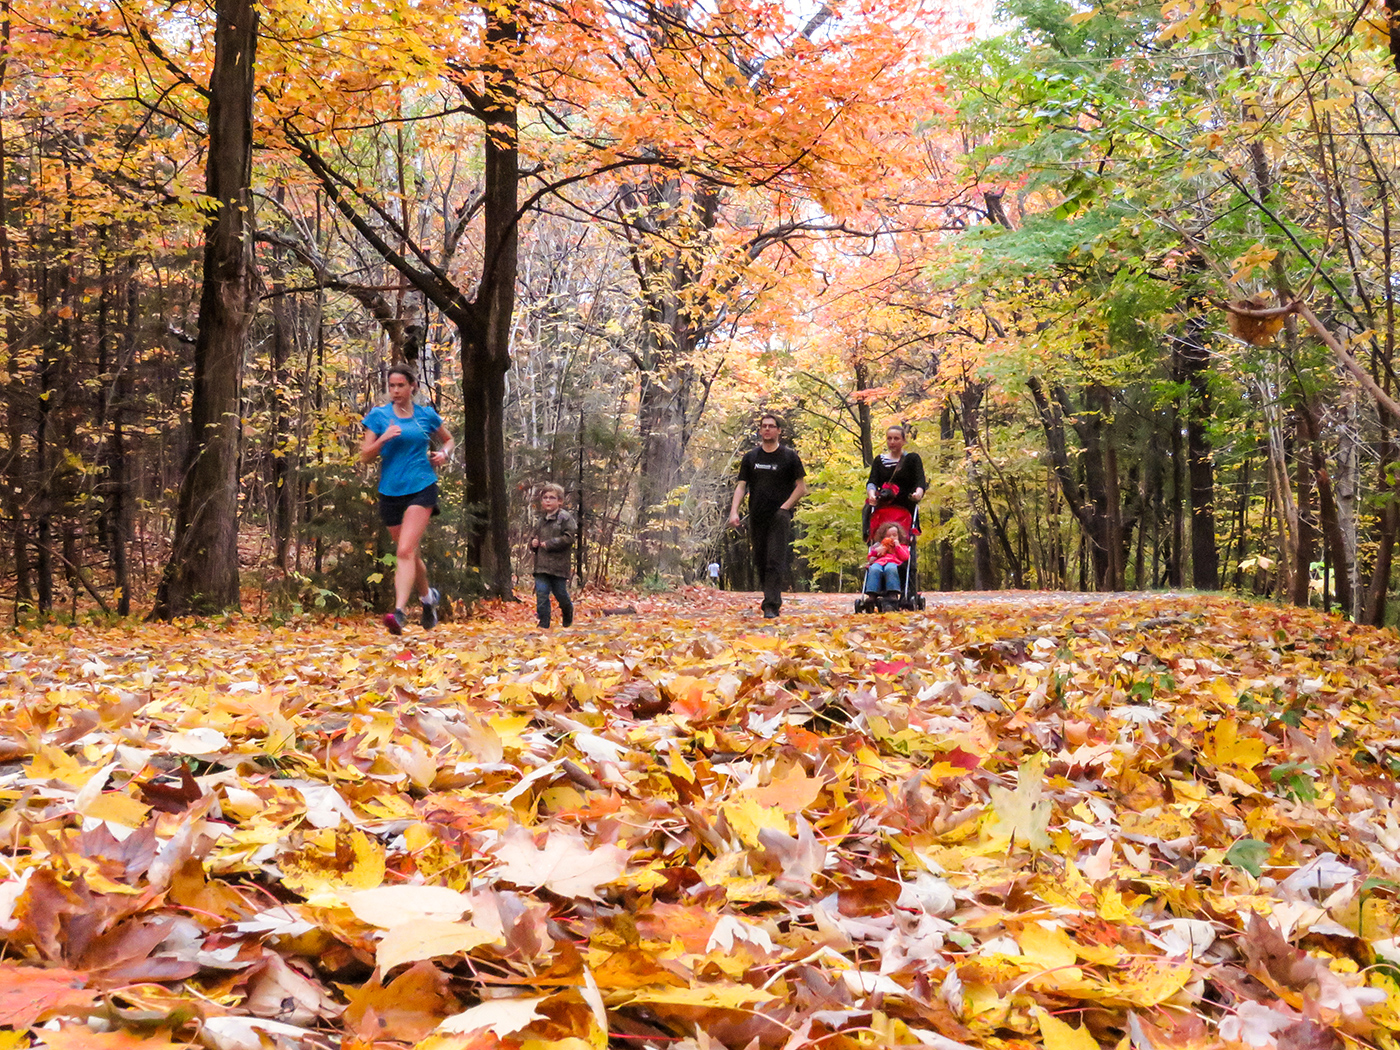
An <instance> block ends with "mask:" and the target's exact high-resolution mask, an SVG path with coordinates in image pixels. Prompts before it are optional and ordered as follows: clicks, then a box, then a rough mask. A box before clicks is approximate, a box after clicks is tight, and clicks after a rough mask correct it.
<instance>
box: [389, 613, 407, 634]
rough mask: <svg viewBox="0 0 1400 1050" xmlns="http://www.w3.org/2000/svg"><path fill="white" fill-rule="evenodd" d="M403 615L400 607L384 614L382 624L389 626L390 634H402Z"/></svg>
mask: <svg viewBox="0 0 1400 1050" xmlns="http://www.w3.org/2000/svg"><path fill="white" fill-rule="evenodd" d="M403 623H404V615H403V610H402V609H395V610H394V611H393V612H387V613H385V614H384V626H385V627H387V628H389V633H390V634H403Z"/></svg>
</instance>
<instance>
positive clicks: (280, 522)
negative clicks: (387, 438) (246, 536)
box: [267, 186, 294, 572]
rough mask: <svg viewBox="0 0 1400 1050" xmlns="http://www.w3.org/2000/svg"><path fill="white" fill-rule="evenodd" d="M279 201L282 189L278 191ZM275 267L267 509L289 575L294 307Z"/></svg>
mask: <svg viewBox="0 0 1400 1050" xmlns="http://www.w3.org/2000/svg"><path fill="white" fill-rule="evenodd" d="M277 196H278V199H279V200H280V199H281V197H282V196H283V188H282V187H281V186H279V187H278V188H277ZM275 265H276V271H275V273H274V275H273V279H272V293H273V294H272V369H271V375H270V376H269V380H270V400H271V402H272V404H271V406H270V413H269V414H270V415H271V425H270V427H269V430H270V431H271V433H270V434H269V435H268V459H269V460H270V462H269V464H268V472H267V487H268V500H267V510H268V518H269V519H270V520H269V522H268V524H269V525H270V526H271V531H272V545H273V558H274V560H275V561H276V562H277V567H278V568H279V569H281V570H282V571H283V572H286V571H287V569H288V567H289V561H288V558H289V554H290V552H291V544H292V517H293V514H294V509H293V506H294V505H293V501H292V478H293V476H294V475H293V472H292V457H291V447H292V441H291V440H290V435H289V434H288V432H287V431H288V427H289V426H290V425H291V422H290V416H289V413H288V411H287V390H288V389H289V387H290V386H291V375H290V373H289V371H288V368H287V362H288V361H289V360H291V356H292V317H291V306H290V304H289V303H288V301H287V295H286V286H285V282H284V280H283V274H282V266H281V264H280V262H279V263H277V264H275Z"/></svg>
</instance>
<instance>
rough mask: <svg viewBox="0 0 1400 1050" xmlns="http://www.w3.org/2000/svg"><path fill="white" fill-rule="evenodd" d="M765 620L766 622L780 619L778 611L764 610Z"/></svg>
mask: <svg viewBox="0 0 1400 1050" xmlns="http://www.w3.org/2000/svg"><path fill="white" fill-rule="evenodd" d="M763 618H764V619H765V620H776V619H777V618H778V610H777V609H764V610H763Z"/></svg>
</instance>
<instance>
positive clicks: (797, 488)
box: [783, 478, 807, 510]
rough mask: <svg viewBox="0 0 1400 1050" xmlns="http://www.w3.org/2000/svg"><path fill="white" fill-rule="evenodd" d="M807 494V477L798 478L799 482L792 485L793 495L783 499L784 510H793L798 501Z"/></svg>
mask: <svg viewBox="0 0 1400 1050" xmlns="http://www.w3.org/2000/svg"><path fill="white" fill-rule="evenodd" d="M805 495H807V479H806V478H798V479H797V484H796V485H794V486H793V487H792V495H791V496H789V497H788V498H787V499H785V500H783V510H792V508H793V507H795V506H797V501H798V500H800V499H801V498H802V497H803V496H805Z"/></svg>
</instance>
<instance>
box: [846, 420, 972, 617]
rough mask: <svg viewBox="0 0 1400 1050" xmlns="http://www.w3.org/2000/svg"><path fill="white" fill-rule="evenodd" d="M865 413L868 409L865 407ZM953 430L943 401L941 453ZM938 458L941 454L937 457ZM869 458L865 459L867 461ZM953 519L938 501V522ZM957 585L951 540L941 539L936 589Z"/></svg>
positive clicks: (940, 424) (950, 443)
mask: <svg viewBox="0 0 1400 1050" xmlns="http://www.w3.org/2000/svg"><path fill="white" fill-rule="evenodd" d="M866 411H867V415H868V413H869V409H868V408H867V410H866ZM955 436H956V435H955V433H954V431H953V406H952V405H951V404H949V403H946V402H945V403H944V405H943V412H942V414H941V415H940V416H939V419H938V437H939V443H940V445H941V446H942V449H943V454H944V455H945V456H946V455H947V452H948V450H949V449H950V448H951V447H952V445H953V440H954V438H955ZM939 459H940V460H942V459H943V456H940V457H939ZM869 462H870V460H866V463H869ZM952 520H953V508H952V507H950V506H948V504H947V502H946V501H940V502H939V506H938V523H939V524H940V525H942V526H945V527H946V526H947V525H948V523H949V522H950V521H952ZM957 586H958V562H957V557H956V555H955V554H954V552H953V543H952V541H951V540H946V539H945V540H941V541H940V542H939V544H938V589H939V590H940V591H952V590H956V589H957Z"/></svg>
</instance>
